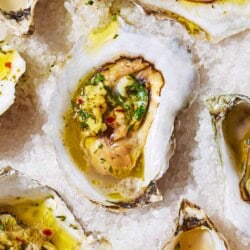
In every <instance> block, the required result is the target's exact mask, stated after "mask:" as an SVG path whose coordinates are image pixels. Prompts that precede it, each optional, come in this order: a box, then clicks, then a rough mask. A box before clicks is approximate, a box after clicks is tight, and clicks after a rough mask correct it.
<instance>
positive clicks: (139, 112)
mask: <svg viewBox="0 0 250 250" xmlns="http://www.w3.org/2000/svg"><path fill="white" fill-rule="evenodd" d="M146 111H147V109H146V106H144V105H141V106H139V108H138V109H136V111H135V112H134V118H135V119H136V120H137V121H139V120H141V119H142V117H143V116H144V115H145V113H146Z"/></svg>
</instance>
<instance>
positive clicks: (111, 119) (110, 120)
mask: <svg viewBox="0 0 250 250" xmlns="http://www.w3.org/2000/svg"><path fill="white" fill-rule="evenodd" d="M114 120H115V118H114V117H111V116H110V117H108V118H107V119H106V121H107V122H108V123H112V122H114Z"/></svg>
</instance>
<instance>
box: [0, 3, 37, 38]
mask: <svg viewBox="0 0 250 250" xmlns="http://www.w3.org/2000/svg"><path fill="white" fill-rule="evenodd" d="M37 2H38V0H1V1H0V21H2V22H4V23H6V24H7V25H8V26H9V27H10V28H11V29H13V30H14V33H15V34H16V35H20V34H30V33H32V32H33V29H34V22H33V16H34V10H35V6H36V4H37Z"/></svg>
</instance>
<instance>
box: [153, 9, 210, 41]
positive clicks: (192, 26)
mask: <svg viewBox="0 0 250 250" xmlns="http://www.w3.org/2000/svg"><path fill="white" fill-rule="evenodd" d="M149 12H150V11H149ZM155 14H156V16H158V17H159V18H162V17H163V18H165V17H167V18H170V19H173V20H176V21H177V22H179V23H180V24H181V25H182V26H184V27H185V29H186V30H187V31H188V33H189V34H190V35H193V36H198V37H203V36H205V37H206V38H207V39H209V34H208V33H207V32H206V31H205V30H204V29H202V28H201V27H200V26H199V25H198V24H196V23H194V22H192V21H190V20H188V19H186V18H185V17H183V16H180V15H178V14H176V13H173V12H171V11H168V10H163V9H162V10H160V12H159V13H155Z"/></svg>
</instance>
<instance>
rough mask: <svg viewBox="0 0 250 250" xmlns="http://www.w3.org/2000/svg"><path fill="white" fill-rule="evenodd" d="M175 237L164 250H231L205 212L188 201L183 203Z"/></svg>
mask: <svg viewBox="0 0 250 250" xmlns="http://www.w3.org/2000/svg"><path fill="white" fill-rule="evenodd" d="M174 235H175V236H174V237H173V238H172V239H171V240H170V241H169V242H168V243H166V245H165V246H164V247H163V250H185V249H192V250H229V246H228V243H227V240H226V239H225V238H224V236H223V235H222V234H221V233H219V232H218V230H217V229H216V227H215V226H214V224H213V222H212V221H211V220H210V219H209V218H208V216H207V215H206V214H205V212H204V211H203V210H202V209H201V208H200V207H198V206H196V205H194V204H192V203H191V202H190V201H188V200H186V199H184V200H183V201H182V202H181V206H180V211H179V218H178V224H177V228H176V231H175V234H174Z"/></svg>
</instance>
